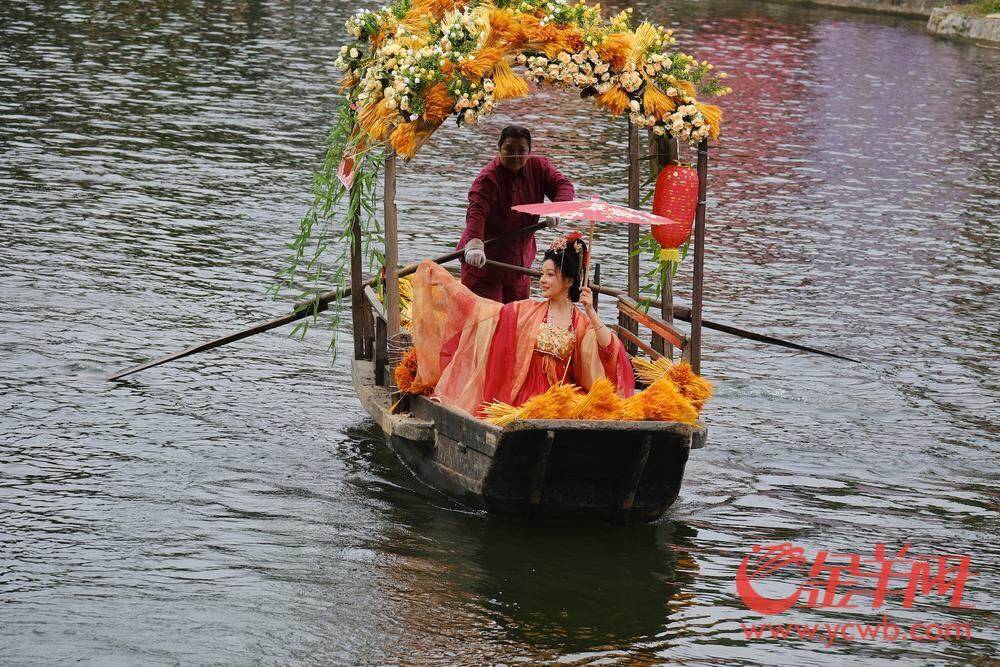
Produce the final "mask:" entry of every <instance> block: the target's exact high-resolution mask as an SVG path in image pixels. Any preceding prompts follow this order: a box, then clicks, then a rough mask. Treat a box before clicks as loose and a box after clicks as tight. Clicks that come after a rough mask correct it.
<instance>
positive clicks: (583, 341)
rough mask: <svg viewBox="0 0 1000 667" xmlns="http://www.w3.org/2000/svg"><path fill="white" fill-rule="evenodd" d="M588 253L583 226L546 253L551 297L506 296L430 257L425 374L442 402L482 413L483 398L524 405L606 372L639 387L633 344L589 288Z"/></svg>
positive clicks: (418, 296) (623, 387)
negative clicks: (621, 336) (485, 294)
mask: <svg viewBox="0 0 1000 667" xmlns="http://www.w3.org/2000/svg"><path fill="white" fill-rule="evenodd" d="M585 258H586V245H585V244H584V242H583V240H582V239H581V237H580V235H579V234H578V233H574V234H569V235H567V236H566V237H563V238H560V239H557V240H556V241H555V242H554V243H553V244H552V246H551V247H550V248H549V249H548V250H547V251H546V252H545V258H544V260H543V262H542V276H541V278H540V280H539V285H540V287H541V290H542V297H543V299H542V300H541V301H535V300H532V299H525V300H522V301H514V302H512V303H508V304H505V305H502V304H500V303H497V302H496V301H491V300H489V299H484V298H481V297H478V296H476V295H475V294H473V293H472V292H471V291H469V289H468V288H466V287H465V286H463V285H462V284H461V283H460V282H459V281H458V280H456V279H455V278H453V277H452V276H451V274H450V273H448V272H447V271H446V270H445V269H444V268H443V267H441V266H438V265H437V264H434V263H433V262H430V261H425V262H423V263H422V264H421V265H420V268H419V269H418V270H417V273H416V275H415V276H414V278H413V280H412V284H413V306H412V310H413V347H414V349H415V350H416V355H417V377H416V380H417V381H418V382H419V383H420V384H421V385H422V386H434V387H435V390H434V394H433V395H434V396H435V397H437V398H438V399H439V400H441V402H442V403H445V404H447V405H450V406H452V407H456V408H460V409H462V410H465V411H467V412H469V413H472V414H475V415H478V414H479V413H480V410H481V407H482V405H483V403H484V402H491V401H503V402H504V403H510V404H511V405H515V406H518V405H521V404H522V403H524V402H525V401H527V400H528V399H529V398H532V397H534V396H537V395H538V394H541V393H543V392H545V390H547V389H548V388H549V387H550V386H552V385H553V384H555V383H556V382H560V381H563V382H567V383H574V384H577V385H579V386H580V387H581V388H582V389H584V390H587V389H589V388H590V386H591V385H592V384H593V383H594V382H595V381H596V380H598V379H599V378H602V377H607V378H608V379H610V380H611V381H612V382H613V383H614V385H615V388H616V390H617V392H618V394H619V395H621V396H622V397H628V396H631V395H632V394H633V393H634V392H635V376H634V375H633V372H632V364H631V362H630V361H629V358H628V354H626V352H625V348H624V347H623V346H622V344H621V341H619V340H618V338H617V337H616V336H615V335H614V334H612V333H611V331H610V330H609V329H608V327H607V325H605V324H604V323H603V322H601V318H600V317H599V316H598V314H597V311H596V310H595V309H594V297H593V293H592V292H591V290H590V288H589V287H584V288H582V289H581V283H582V280H581V279H582V269H583V266H584V261H585ZM576 301H579V303H580V305H581V306H583V312H581V310H580V309H579V308H577V307H576V306H575V305H574V302H576Z"/></svg>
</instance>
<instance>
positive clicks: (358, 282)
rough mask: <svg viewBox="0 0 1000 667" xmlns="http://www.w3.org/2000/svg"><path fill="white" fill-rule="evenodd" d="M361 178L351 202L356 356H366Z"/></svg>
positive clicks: (353, 312)
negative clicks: (362, 271)
mask: <svg viewBox="0 0 1000 667" xmlns="http://www.w3.org/2000/svg"><path fill="white" fill-rule="evenodd" d="M360 180H361V179H360V178H355V179H354V182H353V183H352V184H351V192H350V195H349V196H350V200H349V201H350V204H352V205H353V204H357V209H355V211H354V217H353V219H352V220H351V329H352V333H353V334H354V358H355V359H364V358H365V343H366V340H365V338H366V337H367V333H368V332H367V331H366V329H367V327H365V316H364V313H365V294H364V291H365V287H364V284H363V283H364V277H363V276H362V275H361V202H360V201H358V199H359V198H360V196H361V191H360Z"/></svg>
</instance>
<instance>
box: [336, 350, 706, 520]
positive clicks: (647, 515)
mask: <svg viewBox="0 0 1000 667" xmlns="http://www.w3.org/2000/svg"><path fill="white" fill-rule="evenodd" d="M352 370H353V373H354V383H355V388H356V389H357V390H358V396H359V398H361V401H362V404H363V405H364V406H365V409H366V410H367V411H368V413H369V414H371V415H372V417H373V418H374V419H375V420H376V421H377V422H378V423H379V425H380V426H381V427H382V430H383V431H384V432H385V434H386V439H387V442H388V443H389V445H390V446H391V447H392V448H393V450H394V451H395V452H396V453H397V455H398V456H399V457H400V459H401V460H402V461H403V462H404V463H405V464H406V465H407V467H409V468H410V469H411V470H412V471H413V473H414V474H415V475H416V476H417V477H418V478H420V479H421V480H422V481H424V482H425V483H427V484H428V485H430V486H432V487H434V488H436V489H439V490H441V491H442V492H444V493H446V494H448V495H449V496H451V497H453V498H455V499H456V500H458V501H459V502H461V503H462V504H464V505H466V506H468V507H471V508H477V509H485V510H487V511H489V512H493V513H497V514H507V515H519V516H532V517H551V518H560V519H575V520H604V521H612V522H615V523H631V522H650V521H655V520H657V519H659V518H660V517H661V516H662V515H663V513H664V512H665V511H666V510H667V508H668V507H670V505H671V504H672V503H673V502H674V500H676V498H677V495H678V493H679V492H680V487H681V482H682V480H683V478H684V469H685V466H686V464H687V460H688V456H689V454H690V450H691V449H692V447H698V446H701V445H703V444H704V442H705V437H706V431H705V428H704V426H702V425H696V426H691V425H689V424H682V423H674V422H598V421H572V420H542V421H525V422H516V423H515V424H513V425H511V426H509V427H507V428H500V427H497V426H494V425H492V424H489V423H487V422H484V421H482V420H478V419H474V418H472V417H471V416H469V415H468V414H466V413H462V412H459V411H457V410H453V409H451V408H448V407H445V406H443V405H441V404H440V403H437V402H434V401H432V400H429V399H427V398H426V397H423V396H417V397H412V398H411V399H409V400H410V405H409V412H408V413H407V414H406V415H392V414H389V410H388V406H389V400H388V399H389V397H388V393H387V392H386V390H385V389H384V388H382V387H378V386H376V385H375V383H374V373H373V370H372V364H371V363H370V362H366V361H363V360H358V361H355V362H354V365H353V369H352Z"/></svg>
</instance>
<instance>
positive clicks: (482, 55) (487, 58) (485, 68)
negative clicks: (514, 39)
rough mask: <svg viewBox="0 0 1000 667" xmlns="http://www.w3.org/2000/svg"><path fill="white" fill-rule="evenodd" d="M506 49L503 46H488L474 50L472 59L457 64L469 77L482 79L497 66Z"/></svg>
mask: <svg viewBox="0 0 1000 667" xmlns="http://www.w3.org/2000/svg"><path fill="white" fill-rule="evenodd" d="M505 51H506V49H505V48H504V47H502V46H487V47H483V48H481V49H479V50H478V51H474V52H472V53H471V54H470V55H471V56H472V58H471V59H470V60H464V61H462V62H460V63H458V65H456V66H455V69H457V70H458V71H459V72H461V73H462V74H465V75H466V76H468V77H469V78H473V79H482V78H483V77H484V76H486V73H487V72H489V71H490V70H491V69H493V68H494V67H496V65H497V63H498V62H500V59H501V58H503V54H504V53H505Z"/></svg>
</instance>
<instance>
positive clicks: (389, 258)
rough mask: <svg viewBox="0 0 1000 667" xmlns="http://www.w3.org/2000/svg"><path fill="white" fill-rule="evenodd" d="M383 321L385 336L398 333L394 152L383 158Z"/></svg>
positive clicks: (387, 150) (397, 249)
mask: <svg viewBox="0 0 1000 667" xmlns="http://www.w3.org/2000/svg"><path fill="white" fill-rule="evenodd" d="M384 204H385V209H384V210H385V320H386V332H385V333H386V336H387V337H388V338H392V337H393V336H395V335H396V334H398V333H399V245H398V242H397V229H396V151H395V150H394V149H393V148H392V146H391V145H387V146H386V156H385V196H384Z"/></svg>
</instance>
